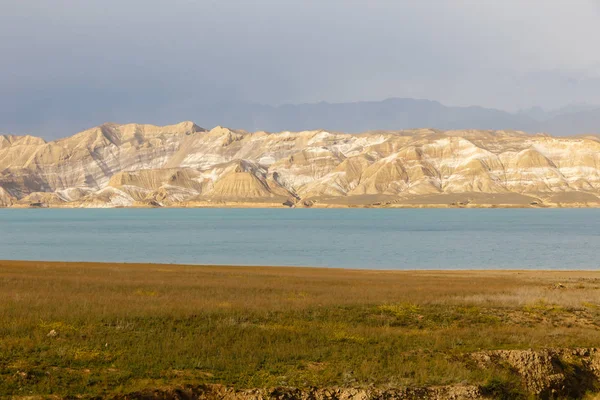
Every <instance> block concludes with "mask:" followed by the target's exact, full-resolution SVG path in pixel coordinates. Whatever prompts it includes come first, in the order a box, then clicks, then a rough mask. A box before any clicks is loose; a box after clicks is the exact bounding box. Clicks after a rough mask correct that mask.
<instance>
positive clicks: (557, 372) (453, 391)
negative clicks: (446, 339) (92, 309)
mask: <svg viewBox="0 0 600 400" xmlns="http://www.w3.org/2000/svg"><path fill="white" fill-rule="evenodd" d="M464 362H466V363H474V364H475V365H476V367H478V368H481V369H482V370H487V369H490V370H492V369H493V370H504V372H505V373H506V375H505V376H506V379H504V380H500V379H495V380H491V381H490V382H488V384H486V385H484V386H475V385H453V386H432V387H421V388H383V389H382V388H374V387H372V388H340V387H334V388H306V389H298V388H289V387H279V388H270V389H245V390H236V389H233V388H230V387H226V386H223V385H199V386H187V387H182V388H175V389H163V390H147V391H142V392H137V393H130V394H127V395H122V396H117V397H114V400H132V399H140V400H141V399H147V400H193V399H207V400H209V399H211V400H212V399H222V400H264V399H273V400H295V399H299V400H367V399H369V400H370V399H382V400H396V399H398V400H399V399H407V400H417V399H434V400H438V399H439V400H442V399H455V400H459V399H465V400H469V399H531V398H534V399H557V398H569V399H580V398H585V397H586V396H592V395H593V394H594V393H597V392H598V391H600V349H584V348H582V349H546V350H539V351H534V350H494V351H482V352H478V353H473V354H470V355H468V356H466V357H465V360H464ZM588 398H591V397H588Z"/></svg>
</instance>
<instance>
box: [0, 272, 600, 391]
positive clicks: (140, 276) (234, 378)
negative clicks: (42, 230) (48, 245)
mask: <svg viewBox="0 0 600 400" xmlns="http://www.w3.org/2000/svg"><path fill="white" fill-rule="evenodd" d="M0 321H2V324H0V397H3V396H4V397H9V398H10V397H14V396H17V397H23V396H38V397H41V398H48V397H55V398H65V397H68V396H73V397H82V398H90V397H103V398H115V399H125V398H156V399H158V398H164V399H188V398H189V399H191V398H207V399H208V398H223V399H228V398H230V399H259V398H277V399H293V398H306V399H351V398H354V399H366V398H385V399H400V398H414V399H416V398H457V399H458V398H482V397H487V398H528V397H529V398H581V397H583V396H586V395H591V393H594V392H596V391H597V390H598V387H599V386H598V385H599V381H600V372H599V371H600V361H599V360H600V356H599V353H598V350H596V348H597V347H598V346H599V341H600V340H599V339H598V338H599V337H600V272H597V271H370V270H343V269H323V268H291V267H234V266H232V267H222V266H184V265H161V264H114V263H113V264H110V263H66V262H26V261H0Z"/></svg>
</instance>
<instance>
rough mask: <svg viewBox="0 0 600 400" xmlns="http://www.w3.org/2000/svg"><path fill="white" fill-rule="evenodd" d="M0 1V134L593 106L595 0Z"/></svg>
mask: <svg viewBox="0 0 600 400" xmlns="http://www.w3.org/2000/svg"><path fill="white" fill-rule="evenodd" d="M0 9H1V10H2V12H1V13H0V38H1V39H0V54H2V62H0V131H4V132H9V131H10V132H15V133H26V132H31V133H34V134H39V135H44V136H46V137H57V136H65V135H68V134H72V133H73V132H74V131H76V130H79V129H83V128H86V127H89V126H93V125H97V124H100V123H102V122H105V121H109V120H112V121H117V122H128V121H139V122H150V123H168V122H173V121H176V120H179V119H195V115H202V113H200V112H198V111H197V110H201V109H202V108H203V107H209V106H210V107H212V106H214V104H218V103H220V102H257V103H265V104H274V105H276V104H282V103H299V102H316V101H322V100H325V101H330V102H336V101H357V100H376V99H383V98H386V97H416V98H430V99H436V100H440V101H442V102H444V103H447V104H452V105H471V104H478V105H483V106H489V107H497V108H502V109H508V110H516V109H519V108H523V107H530V106H533V105H541V106H543V107H547V108H552V107H560V106H563V105H565V104H568V103H572V102H589V103H597V104H600V53H599V52H598V51H597V50H596V47H597V45H598V43H597V42H598V38H600V25H599V24H597V21H598V17H599V16H600V6H599V2H598V1H596V0H580V1H576V2H575V1H570V0H530V1H526V2H524V1H518V0H497V1H496V0H494V1H493V0H490V1H481V0H470V1H469V0H447V1H444V0H420V1H408V0H407V1H397V0H390V1H385V0H370V1H363V0H361V1H358V0H319V1H317V0H254V1H246V0H239V1H235V0H221V1H216V0H215V1H210V0H203V1H185V0H172V1H158V0H144V1H143V0H120V1H116V0H104V1H98V0H90V1H86V2H82V1H77V0H53V1H51V2H50V1H47V0H28V1H18V0H0ZM197 122H198V123H199V124H202V121H197Z"/></svg>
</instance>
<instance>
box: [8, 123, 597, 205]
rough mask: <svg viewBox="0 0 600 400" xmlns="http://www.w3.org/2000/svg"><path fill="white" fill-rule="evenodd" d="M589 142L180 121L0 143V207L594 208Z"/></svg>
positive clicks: (592, 139)
mask: <svg viewBox="0 0 600 400" xmlns="http://www.w3.org/2000/svg"><path fill="white" fill-rule="evenodd" d="M599 196H600V140H599V139H598V137H596V136H586V137H564V138H559V137H551V136H547V135H543V134H539V135H528V134H525V133H523V132H517V131H475V130H464V131H438V130H432V129H416V130H407V131H396V132H392V131H389V132H387V131H386V132H370V133H364V134H360V135H351V134H343V133H335V132H326V131H320V130H319V131H305V132H280V133H267V132H255V133H248V132H245V131H236V130H231V129H227V128H223V127H216V128H214V129H212V130H210V131H207V130H205V129H203V128H200V127H198V126H197V125H195V124H194V123H192V122H182V123H179V124H177V125H170V126H163V127H159V126H153V125H138V124H128V125H117V124H104V125H102V126H99V127H96V128H92V129H89V130H87V131H84V132H81V133H78V134H76V135H74V136H72V137H69V138H65V139H61V140H57V141H53V142H49V143H46V142H45V141H44V140H42V139H40V138H34V137H30V136H6V135H5V136H0V207H10V206H12V207H32V206H33V207H161V206H165V207H597V206H600V197H599Z"/></svg>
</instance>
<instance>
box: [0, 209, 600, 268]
mask: <svg viewBox="0 0 600 400" xmlns="http://www.w3.org/2000/svg"><path fill="white" fill-rule="evenodd" d="M599 250H600V210H596V209H327V210H324V209H18V210H15V209H2V210H0V259H5V260H8V259H12V260H60V261H122V262H153V263H185V264H235V265H300V266H325V267H343V268H366V269H493V268H518V269H596V268H598V267H600V252H599Z"/></svg>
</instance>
